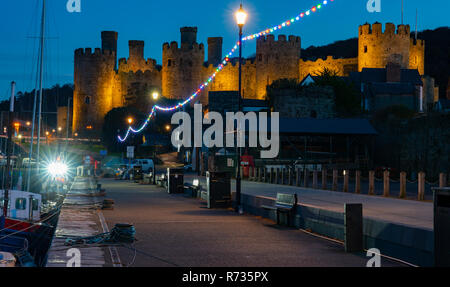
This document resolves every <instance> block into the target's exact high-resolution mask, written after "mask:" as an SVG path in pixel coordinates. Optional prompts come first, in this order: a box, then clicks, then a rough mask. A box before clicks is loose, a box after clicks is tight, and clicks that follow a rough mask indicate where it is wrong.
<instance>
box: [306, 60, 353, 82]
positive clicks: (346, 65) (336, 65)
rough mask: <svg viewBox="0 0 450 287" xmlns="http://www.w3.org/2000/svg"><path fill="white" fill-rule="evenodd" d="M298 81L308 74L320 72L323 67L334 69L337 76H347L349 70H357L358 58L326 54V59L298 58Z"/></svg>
mask: <svg viewBox="0 0 450 287" xmlns="http://www.w3.org/2000/svg"><path fill="white" fill-rule="evenodd" d="M299 66H300V72H299V73H300V78H299V79H300V81H301V80H303V79H304V78H305V77H306V76H307V75H308V74H311V75H312V76H314V75H317V74H320V73H321V72H322V71H323V70H324V69H325V68H326V69H328V70H332V71H335V72H336V73H337V75H338V76H341V77H343V76H348V75H349V73H350V72H353V71H357V70H358V58H348V59H334V58H333V57H332V56H328V57H327V58H326V59H317V60H315V61H305V60H300V65H299Z"/></svg>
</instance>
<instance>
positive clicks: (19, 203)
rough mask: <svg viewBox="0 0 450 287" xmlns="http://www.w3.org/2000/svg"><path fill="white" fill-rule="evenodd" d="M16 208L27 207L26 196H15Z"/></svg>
mask: <svg viewBox="0 0 450 287" xmlns="http://www.w3.org/2000/svg"><path fill="white" fill-rule="evenodd" d="M16 209H17V210H25V209H27V199H26V198H17V199H16Z"/></svg>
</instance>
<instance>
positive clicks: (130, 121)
mask: <svg viewBox="0 0 450 287" xmlns="http://www.w3.org/2000/svg"><path fill="white" fill-rule="evenodd" d="M127 121H128V123H129V124H130V125H131V124H132V123H133V118H132V117H128V119H127Z"/></svg>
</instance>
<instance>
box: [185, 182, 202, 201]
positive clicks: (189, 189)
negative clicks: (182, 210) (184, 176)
mask: <svg viewBox="0 0 450 287" xmlns="http://www.w3.org/2000/svg"><path fill="white" fill-rule="evenodd" d="M183 188H184V192H185V193H187V194H189V195H190V196H192V197H200V196H199V195H200V194H199V193H200V192H201V190H202V186H201V185H200V180H198V179H194V180H192V184H190V183H188V182H187V183H185V184H184V185H183Z"/></svg>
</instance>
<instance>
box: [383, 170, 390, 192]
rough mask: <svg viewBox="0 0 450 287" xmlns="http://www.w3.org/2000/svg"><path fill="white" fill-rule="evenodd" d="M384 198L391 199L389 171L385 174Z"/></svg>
mask: <svg viewBox="0 0 450 287" xmlns="http://www.w3.org/2000/svg"><path fill="white" fill-rule="evenodd" d="M383 196H385V197H389V170H385V171H384V172H383Z"/></svg>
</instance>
